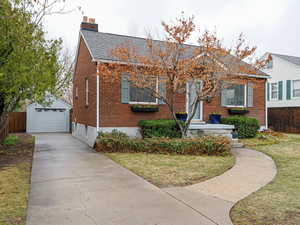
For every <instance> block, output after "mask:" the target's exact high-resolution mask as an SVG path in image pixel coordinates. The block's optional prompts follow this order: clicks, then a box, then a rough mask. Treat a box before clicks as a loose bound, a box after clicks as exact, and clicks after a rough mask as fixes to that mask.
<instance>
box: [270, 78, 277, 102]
mask: <svg viewBox="0 0 300 225" xmlns="http://www.w3.org/2000/svg"><path fill="white" fill-rule="evenodd" d="M272 84H276V88H277V97H276V98H272ZM269 91H270V93H269V94H270V101H277V100H278V95H279V90H278V82H271V83H270V90H269Z"/></svg>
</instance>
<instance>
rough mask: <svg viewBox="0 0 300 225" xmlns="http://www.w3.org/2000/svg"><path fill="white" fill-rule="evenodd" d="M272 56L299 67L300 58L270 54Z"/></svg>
mask: <svg viewBox="0 0 300 225" xmlns="http://www.w3.org/2000/svg"><path fill="white" fill-rule="evenodd" d="M270 54H271V55H273V56H277V57H279V58H281V59H283V60H285V61H288V62H290V63H293V64H295V65H298V66H300V57H297V56H290V55H281V54H274V53H270Z"/></svg>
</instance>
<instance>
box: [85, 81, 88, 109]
mask: <svg viewBox="0 0 300 225" xmlns="http://www.w3.org/2000/svg"><path fill="white" fill-rule="evenodd" d="M85 105H86V106H88V105H89V80H88V79H87V78H86V79H85Z"/></svg>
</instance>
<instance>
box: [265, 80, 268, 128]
mask: <svg viewBox="0 0 300 225" xmlns="http://www.w3.org/2000/svg"><path fill="white" fill-rule="evenodd" d="M267 96H268V79H266V82H265V117H266V118H265V123H266V124H265V128H266V130H267V129H268V105H267V101H268V97H267Z"/></svg>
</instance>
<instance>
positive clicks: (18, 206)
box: [0, 134, 34, 225]
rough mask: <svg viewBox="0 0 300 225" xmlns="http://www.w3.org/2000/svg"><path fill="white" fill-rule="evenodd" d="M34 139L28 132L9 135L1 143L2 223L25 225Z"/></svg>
mask: <svg viewBox="0 0 300 225" xmlns="http://www.w3.org/2000/svg"><path fill="white" fill-rule="evenodd" d="M33 149H34V139H33V137H32V136H30V135H28V134H16V135H12V136H10V137H8V139H7V140H6V141H5V142H4V144H3V145H2V146H1V145H0V224H1V225H24V224H25V222H26V210H27V201H28V193H29V187H30V174H31V163H32V153H33Z"/></svg>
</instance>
